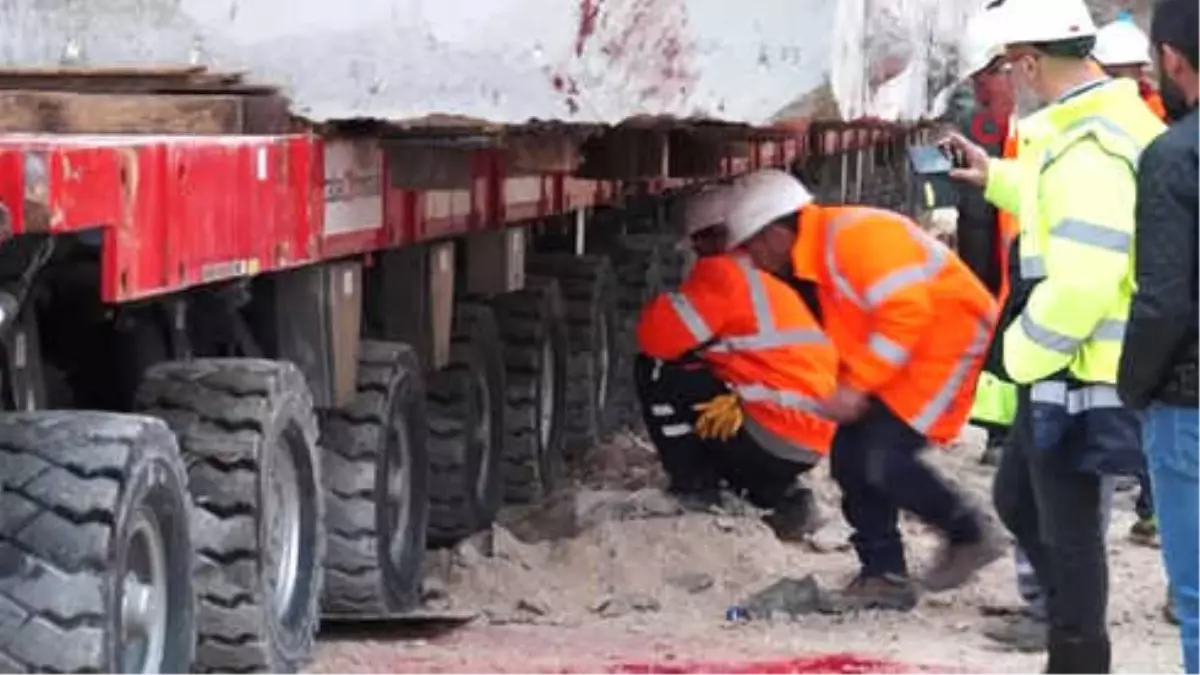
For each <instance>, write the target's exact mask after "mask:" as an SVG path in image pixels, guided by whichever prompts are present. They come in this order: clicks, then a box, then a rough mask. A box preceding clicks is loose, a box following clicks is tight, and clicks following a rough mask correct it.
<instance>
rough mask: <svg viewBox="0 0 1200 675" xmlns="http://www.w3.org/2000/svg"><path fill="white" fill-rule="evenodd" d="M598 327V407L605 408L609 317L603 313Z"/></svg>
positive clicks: (606, 399)
mask: <svg viewBox="0 0 1200 675" xmlns="http://www.w3.org/2000/svg"><path fill="white" fill-rule="evenodd" d="M596 327H597V330H598V332H599V335H598V339H597V343H598V344H597V348H596V371H597V373H598V375H599V376H598V377H597V378H596V379H597V382H596V405H597V406H598V407H601V408H603V407H604V405H605V404H606V403H607V402H608V367H609V363H610V362H609V345H608V316H607V315H606V314H604V313H603V312H601V314H600V316H599V318H598V320H597V321H596Z"/></svg>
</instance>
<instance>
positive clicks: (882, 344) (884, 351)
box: [867, 333, 908, 366]
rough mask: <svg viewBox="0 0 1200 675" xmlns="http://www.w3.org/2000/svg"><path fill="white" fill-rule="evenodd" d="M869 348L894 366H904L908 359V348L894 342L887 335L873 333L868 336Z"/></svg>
mask: <svg viewBox="0 0 1200 675" xmlns="http://www.w3.org/2000/svg"><path fill="white" fill-rule="evenodd" d="M867 348H868V349H870V350H871V353H872V354H874V355H875V356H878V357H879V358H881V359H883V360H884V361H887V362H888V363H890V364H892V365H893V366H902V365H904V364H905V363H906V362H907V361H908V350H907V349H905V348H904V347H901V346H900V345H898V344H896V343H895V342H893V341H892V340H891V339H890V338H888V337H887V336H886V335H881V334H879V333H871V336H870V337H869V338H867Z"/></svg>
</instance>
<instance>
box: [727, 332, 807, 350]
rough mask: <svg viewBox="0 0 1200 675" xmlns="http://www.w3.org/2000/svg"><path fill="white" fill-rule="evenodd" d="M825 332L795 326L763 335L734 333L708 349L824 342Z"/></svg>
mask: <svg viewBox="0 0 1200 675" xmlns="http://www.w3.org/2000/svg"><path fill="white" fill-rule="evenodd" d="M827 342H828V339H827V338H826V337H825V334H824V333H822V332H821V331H819V330H816V329H812V328H795V329H791V330H781V331H778V332H775V333H767V334H765V335H761V334H760V335H735V336H733V337H727V338H725V339H724V340H722V341H721V342H719V343H717V344H715V345H713V346H712V347H711V348H710V351H714V352H729V351H734V350H740V351H754V350H756V349H774V348H775V347H790V346H792V345H802V344H826V343H827Z"/></svg>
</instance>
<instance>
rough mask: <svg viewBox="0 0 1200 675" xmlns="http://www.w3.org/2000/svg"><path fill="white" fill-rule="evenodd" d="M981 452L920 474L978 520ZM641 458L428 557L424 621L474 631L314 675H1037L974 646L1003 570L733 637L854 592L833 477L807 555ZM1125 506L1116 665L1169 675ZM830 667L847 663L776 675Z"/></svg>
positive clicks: (369, 637) (388, 643)
mask: <svg viewBox="0 0 1200 675" xmlns="http://www.w3.org/2000/svg"><path fill="white" fill-rule="evenodd" d="M981 446H982V436H981V434H979V433H978V432H976V431H975V430H973V429H969V430H968V431H967V432H966V433H965V434H964V438H963V439H961V440H960V442H959V443H957V444H956V445H954V446H952V447H950V448H947V449H945V450H937V451H931V452H930V453H929V455H928V456H929V458H930V460H931V461H933V462H934V463H936V464H937V465H938V466H939V467H941V468H942V469H943V470H944V471H946V472H948V473H949V474H951V475H953V476H955V477H956V478H957V480H958V481H959V483H960V485H961V486H962V487H963V489H964V490H965V491H966V492H967V493H968V494H969V495H970V496H971V497H972V498H974V499H975V500H977V501H979V502H981V503H986V502H987V501H988V494H989V490H990V486H991V475H992V469H989V468H987V467H984V466H982V465H980V464H979V463H978V457H979V455H980V452H981ZM652 452H653V451H652V449H651V448H650V447H649V446H648V445H647V444H646V442H645V441H644V440H642V439H641V438H639V437H638V436H636V435H634V434H627V435H623V436H621V437H618V438H616V439H614V440H613V441H612V442H611V443H608V444H606V445H605V446H603V447H602V448H599V449H598V450H596V451H595V452H594V453H592V455H591V456H590V457H589V458H588V461H587V462H586V464H585V466H584V467H583V468H582V470H581V475H582V476H586V480H578V481H576V487H575V488H573V489H572V490H571V491H569V492H567V493H565V494H563V495H560V496H559V497H557V498H556V499H554V500H552V501H551V502H550V503H549V504H548V505H546V506H545V507H542V508H538V509H528V508H527V509H524V510H520V509H518V510H509V511H507V512H506V513H505V514H504V515H503V517H502V518H501V521H500V523H499V524H498V525H497V526H495V527H494V528H493V529H492V530H491V531H489V532H485V533H482V534H480V535H477V536H475V537H473V538H472V539H470V540H468V541H466V542H463V543H462V544H461V545H460V546H458V547H457V548H455V549H453V550H447V551H442V552H437V553H435V554H432V555H431V558H430V562H429V574H428V582H427V584H426V593H425V597H426V603H427V605H428V608H429V609H430V610H431V611H439V612H446V611H449V612H456V611H465V612H470V613H477V616H476V618H475V619H474V620H473V621H471V622H469V623H468V624H467V625H464V626H462V627H459V628H457V629H454V630H448V631H446V632H444V633H441V634H438V633H436V632H435V633H428V632H426V633H423V634H421V635H417V636H414V635H413V634H412V633H411V632H409V633H404V632H394V631H392V630H389V629H384V630H379V629H378V628H377V629H374V630H372V632H371V633H370V634H365V633H357V634H339V635H337V636H334V637H332V638H327V639H326V640H325V642H324V644H323V645H322V648H321V651H320V654H319V657H318V661H317V663H316V664H315V665H314V668H313V670H314V672H590V671H609V672H646V671H658V672H662V671H668V672H687V671H689V670H692V669H699V670H722V671H726V672H737V671H742V672H754V671H767V670H774V671H775V672H788V669H789V668H791V667H795V668H798V669H805V668H812V669H817V670H826V671H828V670H838V671H841V672H879V671H882V670H897V669H898V670H907V671H913V670H916V669H920V668H930V669H934V670H948V671H974V672H1036V671H1037V670H1038V669H1040V667H1041V658H1040V657H1039V656H1038V655H1026V654H1016V653H1011V652H1006V651H1002V650H1000V649H997V648H996V647H995V646H994V645H993V644H991V643H989V641H988V640H987V639H986V638H985V637H983V635H982V629H983V628H984V626H986V625H987V622H989V621H995V620H996V619H995V618H989V616H987V615H988V614H991V613H993V612H995V611H996V610H998V609H1003V608H1007V607H1016V606H1017V605H1018V602H1019V600H1018V596H1017V594H1016V589H1015V587H1014V583H1013V566H1012V563H1011V561H1010V560H1009V559H1005V560H1004V561H1002V562H999V563H997V564H995V565H993V566H991V567H990V568H988V569H987V570H985V571H984V573H982V574H981V576H980V578H979V579H978V580H977V581H976V582H975V583H973V584H971V585H970V586H968V587H966V588H964V589H962V590H959V591H957V592H953V593H949V594H944V595H936V596H927V597H925V598H924V599H923V601H922V603H921V605H920V606H919V607H918V608H917V609H916V610H915V611H913V612H911V613H909V614H891V613H864V614H858V615H853V616H840V617H839V616H828V615H821V614H811V615H805V616H801V617H798V618H796V619H794V620H769V621H763V620H752V621H749V622H737V621H733V622H731V621H727V620H726V612H727V609H728V608H729V607H730V606H733V605H736V604H738V603H741V602H743V601H744V600H745V599H746V598H747V597H748V596H750V595H752V594H753V593H755V592H756V591H759V590H761V589H763V588H764V587H767V586H769V585H771V584H773V583H775V582H777V581H779V580H781V579H785V578H790V579H794V580H804V579H805V578H806V577H807V576H808V575H813V577H814V578H815V579H816V580H818V581H819V583H820V584H821V585H823V586H826V587H829V586H834V585H838V584H841V583H843V582H844V581H846V580H847V578H848V577H849V575H850V574H852V572H853V571H854V569H855V565H854V557H853V553H852V552H851V551H850V550H849V546H848V543H847V541H846V538H847V535H848V530H847V528H846V526H845V525H844V524H843V522H842V521H841V518H840V516H839V515H838V511H837V502H838V491H837V488H836V486H834V485H833V483H832V481H831V479H830V478H829V477H828V472H827V467H821V468H820V469H819V470H818V471H817V472H816V475H814V476H810V477H809V479H810V483H811V484H812V485H813V487H814V489H815V490H816V491H817V493H818V495H819V497H820V500H821V502H822V504H823V505H824V508H825V510H826V511H827V514H828V515H829V516H830V519H829V523H828V524H827V525H826V526H825V527H824V528H822V530H821V531H819V532H818V533H817V534H816V535H815V536H814V537H812V538H811V539H810V540H809V541H808V542H806V543H804V544H790V545H789V544H782V543H780V542H779V541H777V540H776V539H775V538H774V536H773V535H772V533H771V531H770V530H769V529H768V528H767V527H766V526H765V525H763V524H762V523H761V522H760V521H759V520H758V516H757V514H755V513H754V511H753V509H751V508H749V507H747V506H745V505H743V504H741V503H740V502H737V501H736V500H732V499H731V500H729V503H728V504H726V506H725V508H722V509H720V510H718V511H716V512H711V513H701V512H695V511H685V510H684V509H683V508H682V507H681V506H680V505H679V504H678V503H677V502H675V500H673V499H671V498H670V497H668V496H666V495H664V494H663V493H662V492H661V491H660V489H659V488H660V487H661V485H662V477H661V475H660V474H659V472H658V471H657V468H656V465H655V462H654V459H653V455H652ZM1132 499H1133V495H1132V493H1129V492H1126V493H1122V494H1120V495H1119V496H1118V504H1117V513H1116V514H1115V516H1114V519H1113V525H1112V529H1111V531H1110V550H1111V557H1110V563H1111V574H1112V600H1111V606H1110V622H1111V624H1112V634H1113V640H1114V663H1115V666H1116V669H1117V670H1118V671H1125V672H1178V671H1179V666H1178V647H1177V640H1178V638H1177V632H1176V629H1175V628H1174V627H1173V626H1170V625H1167V624H1166V623H1164V622H1163V620H1162V618H1161V603H1162V601H1163V597H1164V581H1163V572H1162V568H1161V563H1160V558H1159V552H1158V551H1155V550H1151V549H1146V548H1141V547H1137V546H1134V545H1132V544H1130V543H1129V542H1127V541H1126V538H1125V536H1126V533H1127V532H1128V528H1129V525H1130V524H1131V522H1132V520H1133V515H1132ZM904 529H905V532H906V536H907V542H908V546H909V556H910V564H913V565H914V566H916V567H918V568H919V567H920V566H921V565H922V564H924V563H926V562H928V561H929V560H930V559H931V558H932V556H933V553H934V550H935V547H936V545H937V541H936V538H935V537H934V536H933V535H932V534H931V533H929V532H927V531H925V530H924V528H923V527H922V526H921V525H919V524H918V523H916V522H914V521H911V520H906V521H905V522H904ZM805 583H808V582H805ZM803 585H804V584H798V586H803ZM397 630H399V629H397ZM830 654H836V655H841V656H838V657H837V659H842V660H837V659H835V660H833V661H829V660H824V661H822V660H817V661H799V662H793V663H792V664H791V666H787V665H784V666H780V665H779V663H783V662H785V661H787V660H789V659H805V658H816V659H820V658H826V659H828V655H830ZM846 659H849V660H846ZM855 659H861V660H865V661H857V660H855ZM871 660H878V661H874V662H872V661H871ZM772 663H775V665H771V664H772ZM747 664H750V665H747ZM797 664H798V665H797ZM838 664H840V665H838Z"/></svg>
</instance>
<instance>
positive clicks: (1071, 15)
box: [989, 0, 1096, 46]
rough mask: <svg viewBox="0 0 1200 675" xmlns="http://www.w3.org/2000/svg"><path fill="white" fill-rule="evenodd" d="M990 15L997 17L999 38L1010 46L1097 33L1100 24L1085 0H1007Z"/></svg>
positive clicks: (1081, 36) (1088, 35) (1061, 39)
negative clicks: (1097, 24) (1097, 26)
mask: <svg viewBox="0 0 1200 675" xmlns="http://www.w3.org/2000/svg"><path fill="white" fill-rule="evenodd" d="M989 14H994V15H995V18H996V30H997V31H998V32H997V35H996V40H998V41H999V42H1002V43H1003V44H1005V45H1009V46H1011V45H1018V44H1029V43H1032V42H1060V41H1063V40H1073V39H1076V38H1084V37H1091V36H1094V35H1095V34H1096V24H1095V22H1094V21H1092V14H1091V12H1089V11H1088V7H1087V4H1086V3H1085V2H1084V0H1007V1H1006V2H1005V3H1004V4H1003V5H1000V6H999V7H996V8H995V9H992V10H989Z"/></svg>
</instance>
